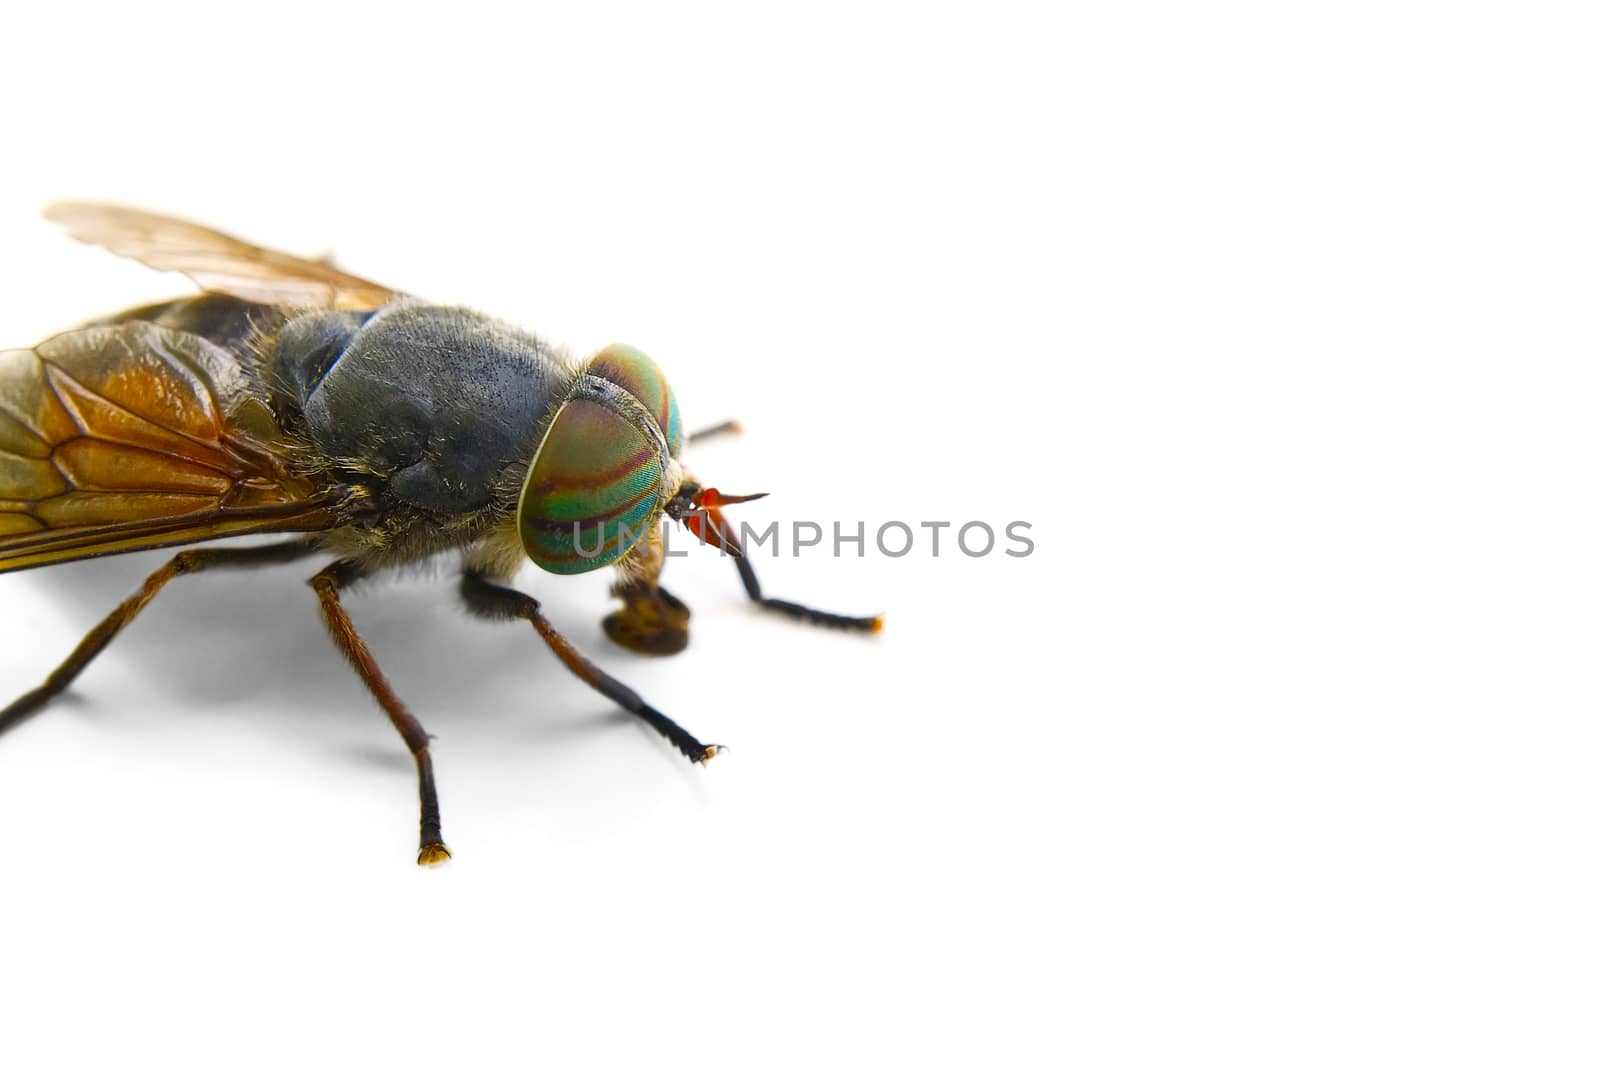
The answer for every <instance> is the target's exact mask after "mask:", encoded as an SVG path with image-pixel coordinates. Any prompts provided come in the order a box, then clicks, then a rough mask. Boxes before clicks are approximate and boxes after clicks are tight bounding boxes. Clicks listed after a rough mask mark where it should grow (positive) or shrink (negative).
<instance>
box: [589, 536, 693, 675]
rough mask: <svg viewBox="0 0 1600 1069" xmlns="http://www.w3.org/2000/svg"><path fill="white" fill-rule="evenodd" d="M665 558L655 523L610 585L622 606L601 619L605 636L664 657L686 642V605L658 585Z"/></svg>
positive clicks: (631, 647) (687, 614)
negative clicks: (619, 574)
mask: <svg viewBox="0 0 1600 1069" xmlns="http://www.w3.org/2000/svg"><path fill="white" fill-rule="evenodd" d="M666 562H667V554H666V544H665V542H664V541H663V540H662V537H661V528H660V527H659V526H657V527H654V528H652V529H651V531H650V535H649V537H648V538H646V539H644V540H643V541H641V542H640V543H639V545H638V547H637V548H636V549H635V550H634V552H633V553H632V554H630V555H629V557H628V558H627V561H626V562H625V566H624V567H623V568H622V569H621V573H622V574H621V576H620V578H618V579H617V581H616V583H615V584H613V585H612V587H611V593H612V594H613V595H615V596H616V597H619V598H621V599H622V608H620V609H618V610H617V611H616V612H614V613H612V614H611V615H609V616H607V617H606V618H605V619H604V620H602V621H601V623H602V625H603V626H604V627H605V629H606V636H607V637H608V638H610V639H611V641H612V642H615V643H616V644H617V645H619V646H621V647H622V648H623V649H627V650H632V651H633V652H634V653H648V654H653V655H655V656H659V657H665V656H668V655H670V654H674V653H682V652H683V649H684V647H685V646H687V645H689V606H687V605H685V604H684V603H683V602H681V601H679V600H678V599H677V598H675V597H673V596H672V595H671V594H669V593H668V592H667V591H666V590H664V589H662V587H661V568H662V566H663V565H665V564H666Z"/></svg>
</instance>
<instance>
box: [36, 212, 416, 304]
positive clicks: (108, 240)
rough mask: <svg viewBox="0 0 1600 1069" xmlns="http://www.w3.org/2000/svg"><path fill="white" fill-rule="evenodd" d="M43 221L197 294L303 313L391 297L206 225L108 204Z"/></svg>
mask: <svg viewBox="0 0 1600 1069" xmlns="http://www.w3.org/2000/svg"><path fill="white" fill-rule="evenodd" d="M44 214H45V218H46V219H49V220H51V221H52V222H57V223H60V224H61V225H62V226H64V227H66V228H67V233H69V234H71V235H72V236H73V237H75V238H77V239H78V240H79V241H83V242H87V243H88V244H90V245H102V246H104V247H105V248H107V249H109V250H111V251H112V252H114V253H116V254H117V255H118V256H127V257H130V258H132V259H135V260H138V261H139V262H140V263H143V264H146V265H148V266H150V267H154V268H155V269H156V270H158V271H178V272H181V273H182V274H185V275H188V276H189V277H190V278H191V279H193V280H194V281H195V283H196V284H198V285H199V286H200V288H201V289H205V290H214V291H216V292H219V293H231V294H233V295H234V296H235V297H242V298H244V299H245V300H247V301H258V302H261V303H263V304H286V305H295V306H300V307H309V308H348V309H360V310H368V309H374V308H381V307H382V306H383V305H385V304H388V303H389V302H390V301H391V300H393V299H394V298H395V297H396V296H398V294H396V293H395V292H394V291H393V290H391V289H389V288H388V287H387V286H380V285H378V284H377V283H376V282H368V281H367V280H366V279H364V278H357V277H356V276H355V275H348V274H345V273H344V272H343V271H340V270H339V269H338V268H336V267H334V266H333V265H331V264H327V263H323V262H321V261H318V260H303V259H301V258H300V257H298V256H290V255H288V254H287V253H282V252H274V251H273V250H271V249H263V248H261V247H260V246H259V245H251V244H250V243H249V242H245V241H240V240H239V239H238V238H235V237H229V236H228V235H227V234H223V233H219V232H218V231H215V230H212V229H210V228H209V227H203V226H200V225H198V224H195V223H190V222H185V221H184V220H182V219H173V218H171V217H169V216H165V215H157V214H155V213H154V212H142V211H138V210H136V209H133V208H122V207H118V206H117V205H114V204H90V203H83V202H79V201H67V202H63V203H60V204H53V205H51V206H50V207H49V208H47V209H46V210H45V213H44Z"/></svg>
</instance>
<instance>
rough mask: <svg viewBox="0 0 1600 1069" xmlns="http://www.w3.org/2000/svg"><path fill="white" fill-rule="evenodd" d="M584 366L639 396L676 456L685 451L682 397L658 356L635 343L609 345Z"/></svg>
mask: <svg viewBox="0 0 1600 1069" xmlns="http://www.w3.org/2000/svg"><path fill="white" fill-rule="evenodd" d="M583 370H584V371H585V372H586V373H587V374H590V375H593V376H595V377H596V378H601V379H605V380H606V381H608V382H614V383H616V384H617V385H618V386H621V387H622V388H623V389H624V390H627V391H628V392H629V393H631V394H633V396H635V397H637V398H638V399H639V403H640V404H642V405H644V407H645V408H647V409H648V410H649V411H650V414H651V415H652V416H654V417H655V418H656V422H657V423H658V424H660V426H661V434H662V436H663V437H664V438H666V440H667V449H668V451H669V452H671V453H672V455H673V456H675V457H676V456H681V455H682V454H683V417H681V416H680V415H678V399H677V398H676V397H674V396H673V395H672V387H671V386H668V385H667V377H666V376H665V375H663V374H661V369H660V368H658V367H656V363H655V361H654V360H651V359H650V358H649V357H648V356H646V355H644V353H642V352H640V351H639V350H638V349H635V348H634V347H633V346H631V345H608V346H606V347H605V348H604V349H601V350H600V351H599V352H598V353H596V354H595V355H594V358H593V359H592V360H590V361H589V363H588V365H587V366H586V367H585V368H584V369H583Z"/></svg>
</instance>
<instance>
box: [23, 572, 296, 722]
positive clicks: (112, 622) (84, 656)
mask: <svg viewBox="0 0 1600 1069" xmlns="http://www.w3.org/2000/svg"><path fill="white" fill-rule="evenodd" d="M314 552H315V549H314V548H313V547H312V546H311V545H309V544H308V543H306V542H302V541H298V540H296V541H293V542H274V543H273V544H271V545H266V546H244V547H227V548H220V549H186V550H184V551H183V552H181V553H179V554H178V555H177V556H175V557H173V558H172V559H171V560H170V561H168V562H167V563H166V564H164V565H162V566H161V567H160V568H158V569H156V571H155V572H154V573H153V574H152V575H151V576H150V578H148V579H146V580H145V581H144V585H143V586H141V587H140V588H139V590H138V592H137V593H135V594H134V595H133V596H132V597H130V598H128V600H126V601H124V602H123V603H122V604H121V605H118V606H117V607H116V608H115V609H113V610H112V611H111V614H110V615H109V616H107V617H106V618H105V619H104V620H101V621H100V623H99V624H98V625H96V626H95V629H94V630H93V631H90V632H89V633H88V634H87V635H85V636H84V638H83V641H82V642H79V643H78V647H77V648H76V649H75V650H73V651H72V653H71V655H69V656H68V657H67V659H66V660H65V661H62V662H61V666H60V667H59V668H57V669H56V670H55V671H54V672H51V673H50V676H49V678H47V679H46V680H45V681H44V682H43V683H41V684H40V685H39V686H37V687H35V688H34V689H33V690H30V691H29V692H28V693H26V694H24V695H23V696H22V697H20V698H18V699H17V700H16V701H14V702H12V703H11V704H10V705H8V706H6V707H5V708H4V709H0V732H3V731H5V730H6V729H7V728H10V727H14V726H16V725H17V724H19V723H21V722H22V720H24V719H25V718H26V717H27V716H28V715H29V714H30V713H34V712H37V711H38V710H39V709H40V708H42V707H43V706H44V705H45V704H46V703H47V702H49V701H50V699H51V698H54V697H55V696H56V695H58V694H60V693H61V692H62V691H64V690H66V689H67V688H68V687H69V686H71V685H72V681H73V680H74V679H77V678H78V675H79V673H81V672H82V671H83V670H84V669H85V668H87V667H89V662H90V661H92V660H94V659H95V657H96V656H97V655H98V654H99V653H100V651H101V650H103V649H105V648H106V646H108V645H110V643H111V640H112V639H114V638H116V637H117V635H118V634H119V633H120V632H121V631H122V629H123V628H125V627H127V626H128V625H129V624H131V623H132V622H133V620H134V617H136V616H138V615H139V613H140V611H141V610H143V609H144V607H145V606H146V605H148V604H150V601H151V599H152V598H154V597H155V596H156V595H157V594H159V593H160V592H161V588H162V587H164V586H166V585H167V584H168V583H170V582H171V581H172V580H174V579H176V578H177V577H178V576H180V575H193V574H194V573H195V572H203V571H206V570H207V569H210V568H245V567H254V566H256V565H261V564H282V563H285V562H288V561H294V560H299V559H301V558H302V557H306V556H309V555H310V554H312V553H314Z"/></svg>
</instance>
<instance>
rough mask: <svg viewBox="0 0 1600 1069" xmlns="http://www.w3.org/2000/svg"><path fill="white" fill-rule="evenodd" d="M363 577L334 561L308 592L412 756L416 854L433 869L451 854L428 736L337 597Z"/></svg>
mask: <svg viewBox="0 0 1600 1069" xmlns="http://www.w3.org/2000/svg"><path fill="white" fill-rule="evenodd" d="M363 574H364V572H363V571H362V568H361V566H360V565H358V564H357V563H356V562H354V561H349V560H341V561H334V562H333V563H332V564H330V565H328V566H327V567H326V568H324V569H323V570H322V571H320V572H318V573H317V574H316V575H314V576H312V577H311V589H312V590H315V591H316V592H317V599H318V600H319V601H320V602H321V603H322V618H323V620H324V622H325V623H327V625H328V634H329V635H330V636H332V638H333V644H334V645H335V646H338V647H339V652H340V653H343V654H344V655H345V657H346V659H348V660H349V662H350V664H351V666H352V667H353V668H355V670H356V674H357V675H358V676H360V677H361V682H363V683H365V684H366V685H367V690H369V691H371V692H372V696H373V697H374V698H376V699H377V701H378V704H379V705H380V706H382V707H383V711H384V712H385V713H388V714H389V721H390V723H392V724H394V726H395V730H396V731H398V732H400V737H401V738H403V739H405V740H406V746H407V748H408V749H410V751H411V756H412V757H414V758H415V759H416V762H417V793H418V794H419V795H420V797H421V801H422V821H421V832H422V835H421V846H420V847H419V848H418V850H417V864H419V865H437V864H438V863H439V862H441V861H445V860H448V859H449V857H450V851H449V849H448V848H447V847H446V846H445V845H444V839H443V838H442V836H441V834H440V830H439V792H438V790H437V789H436V788H435V787H434V785H433V756H432V755H431V754H430V753H429V752H428V733H427V731H426V730H424V729H423V726H422V723H421V722H420V721H419V720H418V719H417V718H416V717H414V716H412V715H411V713H410V711H408V710H407V709H406V707H405V706H404V705H402V704H401V703H400V699H399V698H398V697H396V696H395V693H394V689H393V688H392V687H390V686H389V681H388V680H387V679H385V678H384V676H383V672H382V671H381V670H380V669H379V668H378V662H377V661H376V660H374V659H373V657H372V651H371V650H369V649H367V644H366V642H364V641H363V640H362V638H361V636H360V635H359V634H357V633H356V625H355V623H354V622H353V621H351V619H350V615H349V613H347V612H345V611H344V606H343V605H342V604H340V602H339V594H340V592H341V591H343V590H344V589H345V588H347V587H348V586H349V585H350V584H351V583H353V582H355V581H356V580H357V579H360V578H361V577H362V575H363Z"/></svg>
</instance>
